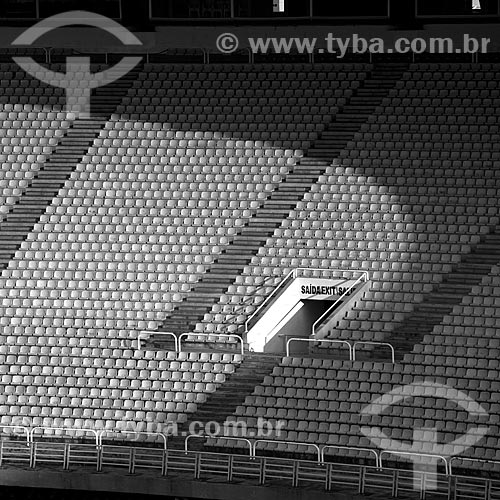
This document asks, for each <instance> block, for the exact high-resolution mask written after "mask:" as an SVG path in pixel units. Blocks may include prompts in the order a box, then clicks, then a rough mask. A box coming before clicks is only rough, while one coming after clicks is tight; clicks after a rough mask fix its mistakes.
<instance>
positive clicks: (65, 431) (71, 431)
mask: <svg viewBox="0 0 500 500" xmlns="http://www.w3.org/2000/svg"><path fill="white" fill-rule="evenodd" d="M37 431H42V434H45V432H46V431H62V432H61V434H62V436H61V437H66V438H74V437H75V435H76V434H77V433H79V432H80V433H83V434H86V433H87V434H92V435H93V436H94V439H95V445H96V446H97V447H98V446H99V434H98V432H97V431H95V430H93V429H73V428H67V427H43V426H38V427H33V428H32V429H31V430H30V431H29V433H28V445H30V444H32V443H33V442H34V439H33V436H34V435H35V433H36V432H37ZM72 434H73V435H72Z"/></svg>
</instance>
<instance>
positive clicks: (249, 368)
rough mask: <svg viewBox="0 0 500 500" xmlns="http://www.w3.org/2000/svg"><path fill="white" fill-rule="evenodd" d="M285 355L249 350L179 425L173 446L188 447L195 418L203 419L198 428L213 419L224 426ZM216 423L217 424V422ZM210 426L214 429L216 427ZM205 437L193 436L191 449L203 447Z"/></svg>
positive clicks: (171, 439)
mask: <svg viewBox="0 0 500 500" xmlns="http://www.w3.org/2000/svg"><path fill="white" fill-rule="evenodd" d="M280 360H281V357H276V356H271V355H259V354H247V355H246V356H245V357H244V358H243V361H242V362H241V363H240V364H239V365H236V367H235V371H234V373H232V374H230V375H228V376H226V381H225V382H224V383H223V384H222V385H221V386H220V387H219V388H218V389H217V390H216V391H215V392H213V393H211V394H210V395H209V396H208V398H207V400H206V401H205V402H204V403H201V404H199V405H198V409H197V410H196V411H195V412H194V413H192V414H190V415H189V420H188V421H187V422H184V423H182V424H180V425H179V427H178V431H179V432H178V435H177V436H172V437H169V441H168V445H169V447H174V448H176V449H182V448H183V447H184V439H185V437H184V435H188V434H191V433H190V432H188V431H189V430H190V426H192V423H193V422H197V423H198V422H199V423H201V424H203V425H202V426H199V427H197V428H196V429H192V430H194V431H196V432H198V431H200V430H203V428H204V426H205V425H206V424H208V423H209V422H217V424H219V426H220V428H221V429H222V427H223V424H224V422H225V421H226V418H227V416H228V415H231V414H232V413H233V412H234V411H236V407H237V406H238V405H241V404H243V402H244V401H245V398H246V397H247V395H248V394H251V393H252V392H253V390H254V389H255V387H256V386H258V385H260V384H261V383H262V381H263V380H264V377H265V376H266V375H270V374H271V372H272V371H273V368H274V367H275V366H277V365H278V363H279V362H280ZM214 427H216V426H214ZM207 429H208V430H209V431H210V432H212V431H214V428H213V427H210V426H208V427H207ZM203 444H204V442H203V440H201V439H199V440H192V441H191V443H190V444H189V448H190V449H201V448H202V447H203Z"/></svg>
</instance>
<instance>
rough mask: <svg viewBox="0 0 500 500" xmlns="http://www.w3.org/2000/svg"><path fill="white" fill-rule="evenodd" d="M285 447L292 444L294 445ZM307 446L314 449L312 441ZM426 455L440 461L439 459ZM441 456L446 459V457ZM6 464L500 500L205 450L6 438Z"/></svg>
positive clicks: (477, 486) (381, 471) (414, 476)
mask: <svg viewBox="0 0 500 500" xmlns="http://www.w3.org/2000/svg"><path fill="white" fill-rule="evenodd" d="M203 437H206V436H203ZM262 441H265V440H262ZM274 442H276V441H274ZM285 443H286V444H290V443H289V442H288V441H286V442H285ZM297 444H299V443H297ZM305 444H307V445H308V446H309V443H305ZM314 448H315V447H314ZM333 448H335V447H333ZM338 448H339V449H342V448H341V447H338ZM325 449H327V447H324V448H323V450H321V451H322V452H323V454H324V451H325ZM354 449H356V450H361V449H358V448H354ZM367 451H368V450H367ZM414 455H415V454H414ZM417 455H418V454H417ZM420 456H422V457H428V456H430V457H433V458H436V456H435V455H424V454H422V455H420ZM437 458H441V459H443V457H437ZM458 458H459V457H457V460H458ZM4 464H5V465H8V466H14V467H23V468H24V467H31V468H32V469H35V468H37V467H38V465H39V464H41V465H43V464H51V465H52V470H53V468H54V466H57V465H59V466H60V467H61V469H62V470H68V469H71V467H72V466H75V467H76V466H77V467H78V469H80V470H81V469H82V468H83V469H85V468H86V469H87V470H91V471H92V470H93V471H99V472H105V471H107V470H108V468H109V470H110V471H114V472H115V473H118V474H120V469H121V470H122V471H123V473H124V474H126V473H128V474H135V473H136V472H137V470H138V469H146V470H148V471H156V473H157V474H158V476H160V477H161V476H162V477H166V476H169V477H170V476H171V477H173V478H176V480H179V475H182V474H183V475H184V477H187V478H190V479H202V478H204V476H205V474H206V475H207V478H210V477H214V476H217V477H220V478H221V479H222V480H225V481H227V482H231V481H233V480H235V479H237V480H238V482H240V481H248V483H247V484H255V483H257V482H258V484H260V485H266V484H271V485H272V484H273V483H274V481H275V480H278V481H285V482H287V483H289V484H290V486H292V487H294V488H297V487H299V486H304V487H306V488H310V491H311V497H314V493H313V492H314V491H325V490H326V491H333V490H335V489H338V488H342V489H343V490H349V491H352V492H353V493H359V494H369V493H372V492H376V493H378V494H381V492H382V493H385V496H386V497H387V498H389V497H394V496H399V495H398V493H406V492H411V493H412V494H414V493H415V491H414V489H415V484H417V485H418V484H420V485H421V486H420V491H419V493H418V495H419V498H420V499H422V500H425V499H426V498H430V497H432V498H436V497H442V498H447V499H451V498H453V499H455V500H474V499H478V500H479V499H483V500H484V499H485V500H497V499H498V498H499V495H498V493H500V481H498V480H492V479H488V478H481V477H467V476H451V475H447V474H441V473H428V472H421V471H411V470H406V469H388V468H383V467H382V466H381V467H378V466H368V465H356V464H340V463H330V462H329V463H322V462H321V461H311V460H294V459H288V458H278V457H268V456H255V457H251V456H250V455H236V454H228V453H213V452H205V451H187V452H186V451H185V450H183V451H181V450H166V449H164V448H150V447H135V446H126V445H103V446H101V447H100V448H97V447H96V446H95V445H92V444H73V443H62V442H60V441H59V442H51V441H48V442H46V441H43V442H42V441H41V442H36V443H32V445H31V446H29V447H26V445H25V444H24V443H19V442H16V441H5V440H1V441H0V465H4ZM151 477H154V476H151ZM429 486H430V488H429ZM433 487H435V490H434V489H433ZM314 488H316V490H315V489H314Z"/></svg>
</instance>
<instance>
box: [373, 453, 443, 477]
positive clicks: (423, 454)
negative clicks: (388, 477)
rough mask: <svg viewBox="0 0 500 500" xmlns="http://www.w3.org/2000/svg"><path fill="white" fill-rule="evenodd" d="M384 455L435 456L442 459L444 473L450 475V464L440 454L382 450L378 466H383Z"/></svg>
mask: <svg viewBox="0 0 500 500" xmlns="http://www.w3.org/2000/svg"><path fill="white" fill-rule="evenodd" d="M384 455H401V456H407V457H420V458H437V459H439V460H442V461H443V462H444V466H445V470H446V475H447V476H449V475H450V464H449V462H448V459H447V458H445V457H443V456H441V455H432V454H429V453H412V452H410V451H392V450H382V451H381V452H380V458H379V463H380V467H381V468H383V463H382V457H383V456H384Z"/></svg>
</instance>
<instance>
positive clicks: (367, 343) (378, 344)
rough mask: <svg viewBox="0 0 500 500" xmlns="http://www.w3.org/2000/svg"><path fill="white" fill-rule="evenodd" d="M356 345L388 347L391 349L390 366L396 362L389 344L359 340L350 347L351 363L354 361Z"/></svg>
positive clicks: (391, 346) (392, 348)
mask: <svg viewBox="0 0 500 500" xmlns="http://www.w3.org/2000/svg"><path fill="white" fill-rule="evenodd" d="M357 345H377V346H388V347H389V348H390V349H391V354H392V364H394V363H395V362H396V355H395V351H394V347H393V345H392V344H389V342H371V341H368V342H366V341H363V340H360V341H358V342H354V345H353V346H352V353H353V361H356V346H357Z"/></svg>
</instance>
